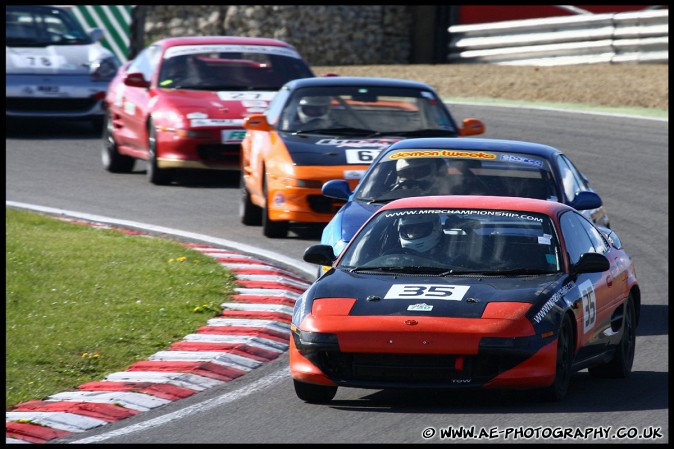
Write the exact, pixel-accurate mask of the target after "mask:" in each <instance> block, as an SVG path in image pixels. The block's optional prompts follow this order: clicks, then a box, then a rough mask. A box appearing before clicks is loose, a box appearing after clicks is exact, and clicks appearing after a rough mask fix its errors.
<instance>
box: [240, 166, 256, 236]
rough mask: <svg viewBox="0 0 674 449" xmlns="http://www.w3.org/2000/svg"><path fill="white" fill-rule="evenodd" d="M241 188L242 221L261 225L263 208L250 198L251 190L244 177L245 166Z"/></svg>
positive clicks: (241, 178) (251, 224) (241, 177)
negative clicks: (247, 186)
mask: <svg viewBox="0 0 674 449" xmlns="http://www.w3.org/2000/svg"><path fill="white" fill-rule="evenodd" d="M239 188H240V189H241V203H239V218H240V219H241V223H243V224H245V225H247V226H260V225H261V224H262V208H261V207H260V206H257V205H255V204H253V202H252V201H251V200H250V192H249V191H248V189H247V188H246V182H245V180H244V178H243V168H242V169H241V176H240V178H239Z"/></svg>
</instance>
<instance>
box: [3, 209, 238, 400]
mask: <svg viewBox="0 0 674 449" xmlns="http://www.w3.org/2000/svg"><path fill="white" fill-rule="evenodd" d="M5 225H6V228H5V229H6V230H5V233H6V234H5V240H6V281H5V282H6V284H5V312H6V330H5V354H6V356H5V376H6V377H5V391H6V396H5V407H6V410H9V409H11V407H12V406H14V405H16V404H19V403H21V402H25V401H29V400H36V399H44V398H45V397H46V396H49V395H51V394H55V393H59V392H62V391H73V390H74V389H76V387H77V386H79V385H81V384H83V383H86V382H91V381H99V380H102V379H103V378H104V377H105V376H106V375H108V374H110V373H113V372H119V371H125V370H126V369H127V368H128V367H129V366H130V365H131V364H132V363H135V362H137V361H140V360H147V358H148V357H149V356H150V355H152V354H154V353H156V352H158V351H161V350H166V349H168V347H169V346H170V345H171V344H172V343H174V342H176V341H180V340H182V339H183V337H184V336H185V335H187V334H190V333H194V332H195V331H196V330H197V329H198V327H200V326H202V325H204V324H206V321H207V320H208V319H209V318H211V317H213V316H216V315H217V314H219V313H220V312H221V307H220V304H222V303H223V302H226V301H229V300H230V298H231V295H232V294H233V293H234V281H235V277H234V275H233V274H232V273H231V272H230V271H228V270H227V269H225V268H224V267H223V266H221V265H220V264H218V262H217V261H216V260H215V259H214V258H212V257H210V256H206V255H203V254H201V253H199V252H198V251H195V250H192V249H189V248H187V247H185V246H183V245H182V244H180V243H179V242H175V241H172V240H169V239H162V238H153V237H149V236H141V235H129V234H125V233H121V232H119V231H115V230H110V229H101V228H94V227H91V226H83V225H80V224H75V223H69V222H66V221H63V220H60V219H57V218H54V217H49V216H45V215H41V214H37V213H33V212H28V211H22V210H15V209H9V208H8V209H6V215H5Z"/></svg>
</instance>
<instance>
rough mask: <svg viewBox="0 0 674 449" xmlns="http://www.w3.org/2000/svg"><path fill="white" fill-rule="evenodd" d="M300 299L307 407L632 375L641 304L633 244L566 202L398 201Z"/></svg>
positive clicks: (299, 353) (326, 261) (300, 377)
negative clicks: (358, 391) (350, 393)
mask: <svg viewBox="0 0 674 449" xmlns="http://www.w3.org/2000/svg"><path fill="white" fill-rule="evenodd" d="M304 260H305V261H307V262H310V263H315V264H319V265H328V266H331V268H330V270H328V271H327V272H326V273H325V274H324V275H323V276H321V277H320V278H319V279H318V280H316V281H315V282H314V283H313V284H312V286H311V287H310V288H309V289H308V290H306V291H305V292H304V293H303V294H302V296H301V297H300V298H299V299H298V300H297V302H296V303H295V307H294V313H293V317H292V323H291V327H290V330H291V334H292V337H291V339H290V374H291V376H292V378H293V381H294V384H295V391H296V393H297V396H298V397H299V398H300V399H302V400H304V401H307V402H328V401H330V400H331V399H332V398H333V397H334V396H335V393H336V392H337V388H338V387H356V388H376V389H382V388H428V387H432V388H459V389H465V388H484V389H492V388H493V389H523V388H525V389H531V390H539V396H540V397H541V398H544V399H548V400H560V399H562V398H563V397H564V396H565V395H566V393H567V390H568V389H569V385H570V381H571V377H572V374H573V373H574V372H575V371H579V370H582V369H585V368H587V369H588V371H589V374H590V375H591V376H592V377H596V378H621V377H627V376H628V375H629V374H630V372H631V369H632V363H633V360H634V351H635V342H636V330H637V326H638V323H639V316H640V305H641V302H642V301H641V293H640V287H639V283H638V281H637V277H636V273H635V269H634V265H633V261H632V259H631V258H630V256H629V254H628V253H627V252H626V251H625V250H624V249H623V248H622V244H621V242H620V239H619V238H618V237H617V235H616V234H615V232H613V231H611V230H610V229H608V228H604V227H599V226H597V225H595V224H593V223H592V222H591V221H590V220H588V219H587V218H585V217H584V216H583V215H582V214H581V213H580V212H578V211H577V210H576V209H573V208H572V207H570V206H568V205H566V204H562V203H559V202H556V201H547V200H540V199H532V198H516V197H501V196H478V195H465V196H464V195H451V196H420V197H409V198H404V199H398V200H395V201H392V202H390V203H388V204H386V205H384V206H383V207H381V208H380V209H378V210H377V211H375V212H374V214H373V215H372V216H371V217H370V218H369V219H368V221H367V222H366V223H365V224H364V225H363V227H362V228H360V230H359V231H358V232H357V233H356V235H355V236H354V237H353V239H351V241H350V242H349V243H348V245H347V246H346V248H345V249H344V251H343V252H342V253H341V254H340V255H339V256H338V257H337V258H336V259H335V255H334V253H333V249H332V246H330V245H324V244H317V245H313V246H310V247H309V248H308V249H307V250H306V252H305V253H304Z"/></svg>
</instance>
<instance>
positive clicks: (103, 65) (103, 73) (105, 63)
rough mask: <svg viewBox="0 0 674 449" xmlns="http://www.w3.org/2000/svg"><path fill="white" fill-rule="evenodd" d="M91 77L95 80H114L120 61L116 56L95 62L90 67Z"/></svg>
mask: <svg viewBox="0 0 674 449" xmlns="http://www.w3.org/2000/svg"><path fill="white" fill-rule="evenodd" d="M89 68H90V70H91V77H92V78H93V79H95V80H106V79H112V77H114V76H115V74H116V73H117V69H118V68H119V61H117V58H115V57H114V56H110V57H108V58H105V59H100V60H97V61H94V62H92V63H91V65H90V66H89Z"/></svg>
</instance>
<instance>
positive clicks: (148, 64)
mask: <svg viewBox="0 0 674 449" xmlns="http://www.w3.org/2000/svg"><path fill="white" fill-rule="evenodd" d="M160 56H161V48H160V47H159V46H157V45H152V46H150V47H148V48H146V49H145V50H143V51H142V52H141V53H140V54H139V55H138V56H137V57H136V59H134V61H133V62H132V63H131V65H129V67H128V69H127V71H126V72H127V73H142V74H143V77H144V78H145V80H146V81H148V82H152V83H153V82H154V80H153V76H154V72H155V71H156V69H157V66H158V62H159V58H160ZM151 89H152V86H150V88H146V87H135V86H128V85H124V89H123V92H122V99H121V104H122V110H121V114H120V117H121V120H122V124H123V127H124V132H123V138H122V139H121V140H122V141H123V142H122V141H120V143H124V144H126V145H129V146H131V147H133V148H134V149H136V150H142V151H147V117H148V115H149V113H150V98H151V96H150V92H151Z"/></svg>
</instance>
